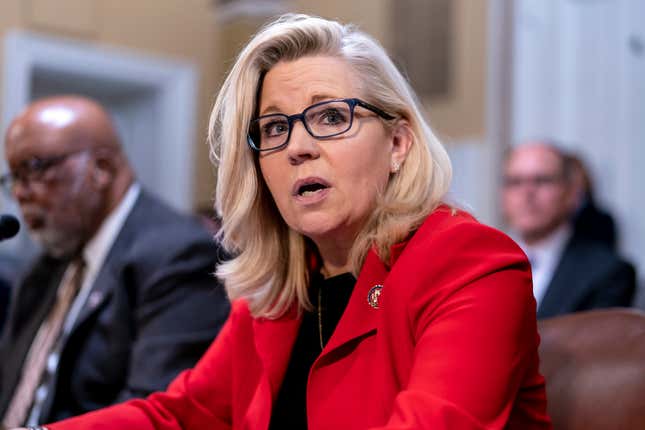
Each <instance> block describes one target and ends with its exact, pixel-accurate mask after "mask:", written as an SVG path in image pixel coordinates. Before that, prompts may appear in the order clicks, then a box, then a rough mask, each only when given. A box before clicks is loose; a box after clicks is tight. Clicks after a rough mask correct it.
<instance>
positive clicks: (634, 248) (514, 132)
mask: <svg viewBox="0 0 645 430" xmlns="http://www.w3.org/2000/svg"><path fill="white" fill-rule="evenodd" d="M284 12H305V13H312V14H317V15H321V16H325V17H330V18H336V19H339V20H341V21H346V22H347V21H349V22H354V23H356V24H357V25H358V26H360V27H361V28H363V29H364V30H366V31H367V32H369V33H370V34H372V35H374V36H375V37H376V38H377V39H379V40H380V41H381V43H382V44H383V45H384V46H385V47H386V48H387V49H388V51H389V52H390V53H391V55H392V56H393V57H394V58H395V59H396V61H397V63H398V64H399V65H400V66H401V68H402V70H403V71H404V72H405V73H406V74H407V75H408V76H409V78H410V80H411V82H412V83H413V85H414V87H415V88H416V89H417V91H418V92H419V95H420V98H421V100H422V102H423V104H424V107H425V109H426V111H427V113H428V117H429V120H430V123H431V125H432V126H433V127H434V128H435V130H436V132H437V133H438V135H439V136H440V138H441V139H442V140H443V142H445V143H446V146H447V147H448V150H449V152H450V154H451V157H452V160H453V163H454V168H455V169H454V170H455V171H454V183H453V188H452V198H453V199H454V200H456V201H457V202H459V203H460V204H462V205H463V206H466V207H467V208H469V209H470V210H472V211H473V212H474V213H475V214H476V215H477V216H478V217H479V218H480V219H482V220H483V221H485V222H487V223H490V224H493V225H496V226H498V227H503V225H502V221H501V217H500V212H499V205H498V194H499V183H500V178H501V173H500V169H501V163H502V159H503V154H504V151H505V150H506V149H507V148H508V147H509V146H510V145H513V144H516V143H518V142H520V141H522V140H524V139H526V138H534V137H549V138H554V139H558V140H561V141H563V143H564V144H566V145H568V146H569V147H571V148H572V149H576V150H578V151H580V152H581V153H582V156H583V158H584V159H585V160H586V161H588V163H589V164H590V166H591V170H592V174H593V175H594V178H595V181H596V183H597V188H598V193H599V198H600V201H601V202H602V203H603V204H604V205H605V206H606V207H608V208H610V209H611V210H612V211H613V212H614V214H615V215H616V216H617V218H618V221H619V225H620V233H621V237H622V238H623V240H622V242H621V244H620V247H621V250H622V251H623V252H624V253H626V254H627V255H628V256H629V257H630V258H631V259H632V260H633V261H634V262H636V263H637V265H638V266H639V269H640V270H639V271H640V273H643V272H644V271H645V227H643V226H642V225H643V224H642V222H641V221H640V220H641V219H643V218H645V199H643V198H642V196H641V193H640V188H641V187H642V185H641V184H642V183H645V173H643V172H642V170H643V169H641V166H642V165H643V163H644V162H645V141H644V138H645V125H643V124H645V121H643V120H642V118H644V117H645V115H644V114H645V107H644V106H645V105H644V104H643V103H642V102H641V101H642V100H643V99H645V65H644V57H645V54H644V53H643V51H644V50H645V42H644V40H645V36H644V34H645V29H644V27H645V5H644V3H643V2H639V1H633V0H593V1H581V0H517V1H514V0H352V1H348V0H326V1H320V0H127V1H126V0H2V2H0V49H1V50H2V55H1V56H0V65H1V66H2V67H1V68H0V82H2V93H1V94H0V111H2V124H1V127H2V130H1V131H2V133H3V134H4V130H5V129H6V126H7V124H8V121H9V119H10V118H11V117H13V116H14V115H15V114H16V113H17V112H19V111H20V109H22V108H23V107H24V105H25V104H26V103H28V102H29V100H31V99H34V98H37V97H40V96H43V95H47V94H51V93H55V92H59V91H63V92H70V91H71V92H81V93H85V94H88V95H91V96H93V97H96V98H99V99H100V100H101V101H102V102H104V103H106V104H107V105H108V106H109V107H110V110H111V111H112V112H113V114H114V116H115V118H116V121H117V123H118V125H119V128H120V130H121V132H122V134H123V136H124V141H125V142H126V146H127V148H128V152H129V154H130V156H131V158H133V162H134V164H135V167H136V168H137V170H138V172H139V175H140V177H141V178H142V181H143V182H144V184H145V185H147V186H148V187H149V188H152V189H153V190H154V191H156V192H157V193H158V194H160V195H161V196H162V197H164V198H165V199H166V200H168V201H169V202H170V203H172V204H174V205H175V206H177V207H180V208H182V209H184V210H193V209H196V208H200V207H204V206H210V205H211V202H212V193H213V189H214V188H213V187H214V174H213V173H214V172H213V168H212V166H211V165H210V163H209V161H208V149H207V147H206V145H205V136H206V129H207V122H208V113H209V110H210V107H211V105H212V102H213V100H214V97H215V95H216V93H217V89H218V86H219V84H220V83H221V80H222V79H223V76H224V75H225V73H226V71H227V69H228V68H229V67H230V65H231V63H232V61H234V58H235V55H236V53H237V52H238V50H239V48H240V47H241V46H243V45H244V43H245V42H246V41H247V40H248V39H249V37H251V35H252V34H253V33H254V32H255V31H256V30H257V29H258V28H259V26H261V25H262V24H263V23H265V22H266V21H267V20H269V19H270V18H271V17H273V16H276V15H278V14H281V13H284ZM0 168H2V170H3V171H4V170H5V164H4V157H3V156H2V157H0ZM0 205H2V211H3V212H7V211H15V208H14V207H13V206H12V204H11V202H10V201H7V199H6V198H2V199H0ZM3 246H4V245H3ZM1 250H2V249H1V248H0V252H1Z"/></svg>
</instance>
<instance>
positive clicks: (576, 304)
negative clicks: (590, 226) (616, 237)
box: [537, 234, 636, 318]
mask: <svg viewBox="0 0 645 430" xmlns="http://www.w3.org/2000/svg"><path fill="white" fill-rule="evenodd" d="M635 290H636V274H635V271H634V267H633V266H632V265H631V264H629V263H627V262H626V261H624V260H622V259H621V258H620V257H619V256H618V255H617V254H616V253H615V252H614V251H613V250H611V249H610V248H609V247H608V246H607V245H606V244H604V243H602V242H598V241H591V240H585V239H583V238H581V237H579V236H577V235H575V234H574V235H573V237H572V238H571V239H570V240H569V242H568V243H567V245H566V247H565V249H564V252H563V254H562V257H561V259H560V262H559V263H558V265H557V267H556V269H555V272H554V273H553V277H552V278H551V282H550V283H549V286H548V288H547V290H546V294H545V295H544V298H543V299H542V301H541V302H540V306H539V307H538V313H537V316H538V318H547V317H552V316H555V315H559V314H564V313H570V312H577V311H583V310H587V309H594V308H608V307H614V306H629V305H630V304H631V302H632V299H633V297H634V292H635Z"/></svg>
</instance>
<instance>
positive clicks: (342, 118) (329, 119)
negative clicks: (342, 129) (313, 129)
mask: <svg viewBox="0 0 645 430" xmlns="http://www.w3.org/2000/svg"><path fill="white" fill-rule="evenodd" d="M319 121H320V122H321V123H323V124H330V125H337V124H344V123H345V122H346V121H347V116H346V115H344V114H343V112H341V111H340V110H338V109H326V110H324V111H323V112H321V114H320V116H319Z"/></svg>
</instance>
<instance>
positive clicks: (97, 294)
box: [72, 190, 149, 333]
mask: <svg viewBox="0 0 645 430" xmlns="http://www.w3.org/2000/svg"><path fill="white" fill-rule="evenodd" d="M147 204H148V198H147V196H146V193H145V191H144V190H141V192H140V194H139V197H138V198H137V200H136V202H135V203H134V205H133V206H132V210H131V211H130V213H129V214H128V216H127V218H126V220H125V222H124V223H123V227H122V228H121V230H120V231H119V232H118V234H117V237H116V239H115V240H114V243H113V244H112V247H111V248H110V250H109V251H108V254H107V256H106V257H105V261H104V262H103V265H102V266H101V268H100V269H99V273H98V274H97V275H96V279H94V282H93V284H92V286H91V289H90V293H89V295H88V296H87V299H86V301H85V303H84V304H83V307H82V308H81V310H80V312H79V315H78V318H76V321H75V322H74V326H73V328H72V333H73V332H74V330H76V328H77V327H79V326H80V325H81V324H83V323H84V322H85V321H86V320H87V319H88V318H89V317H90V316H91V315H93V314H94V313H95V312H96V311H98V310H99V309H100V308H101V307H102V305H103V304H104V303H105V302H106V301H107V299H108V298H109V297H110V296H111V295H112V293H113V291H114V289H115V288H117V287H118V286H119V284H120V283H121V282H123V281H122V280H121V279H120V278H119V276H121V275H120V273H119V271H120V268H121V267H122V266H123V264H122V263H121V262H120V258H121V257H122V256H123V255H124V253H125V252H126V250H127V249H128V248H130V246H131V243H132V241H133V240H134V238H135V237H137V234H136V233H137V227H138V226H140V225H141V222H149V220H147V221H143V220H141V217H142V214H144V213H145V212H146V211H145V210H144V209H145V206H146V205H147Z"/></svg>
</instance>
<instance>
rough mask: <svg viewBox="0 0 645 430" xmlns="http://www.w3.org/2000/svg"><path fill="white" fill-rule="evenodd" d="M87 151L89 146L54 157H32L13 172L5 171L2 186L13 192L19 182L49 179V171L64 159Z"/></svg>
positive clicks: (27, 182)
mask: <svg viewBox="0 0 645 430" xmlns="http://www.w3.org/2000/svg"><path fill="white" fill-rule="evenodd" d="M85 151H87V148H83V149H80V150H76V151H72V152H68V153H66V154H61V155H56V156H52V157H46V158H44V157H32V158H30V159H28V160H25V161H23V162H21V163H20V165H19V166H18V168H17V169H15V170H14V171H13V172H9V173H5V174H4V175H2V176H0V186H2V188H4V190H5V191H7V192H9V193H11V192H13V189H14V188H15V186H16V185H17V184H18V183H22V184H23V185H27V184H32V183H38V182H44V181H45V180H47V177H46V175H47V172H48V171H49V170H50V169H51V168H52V167H54V166H56V165H58V164H61V163H62V162H63V161H65V160H66V159H68V158H69V157H71V156H73V155H77V154H80V153H82V152H85Z"/></svg>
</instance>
